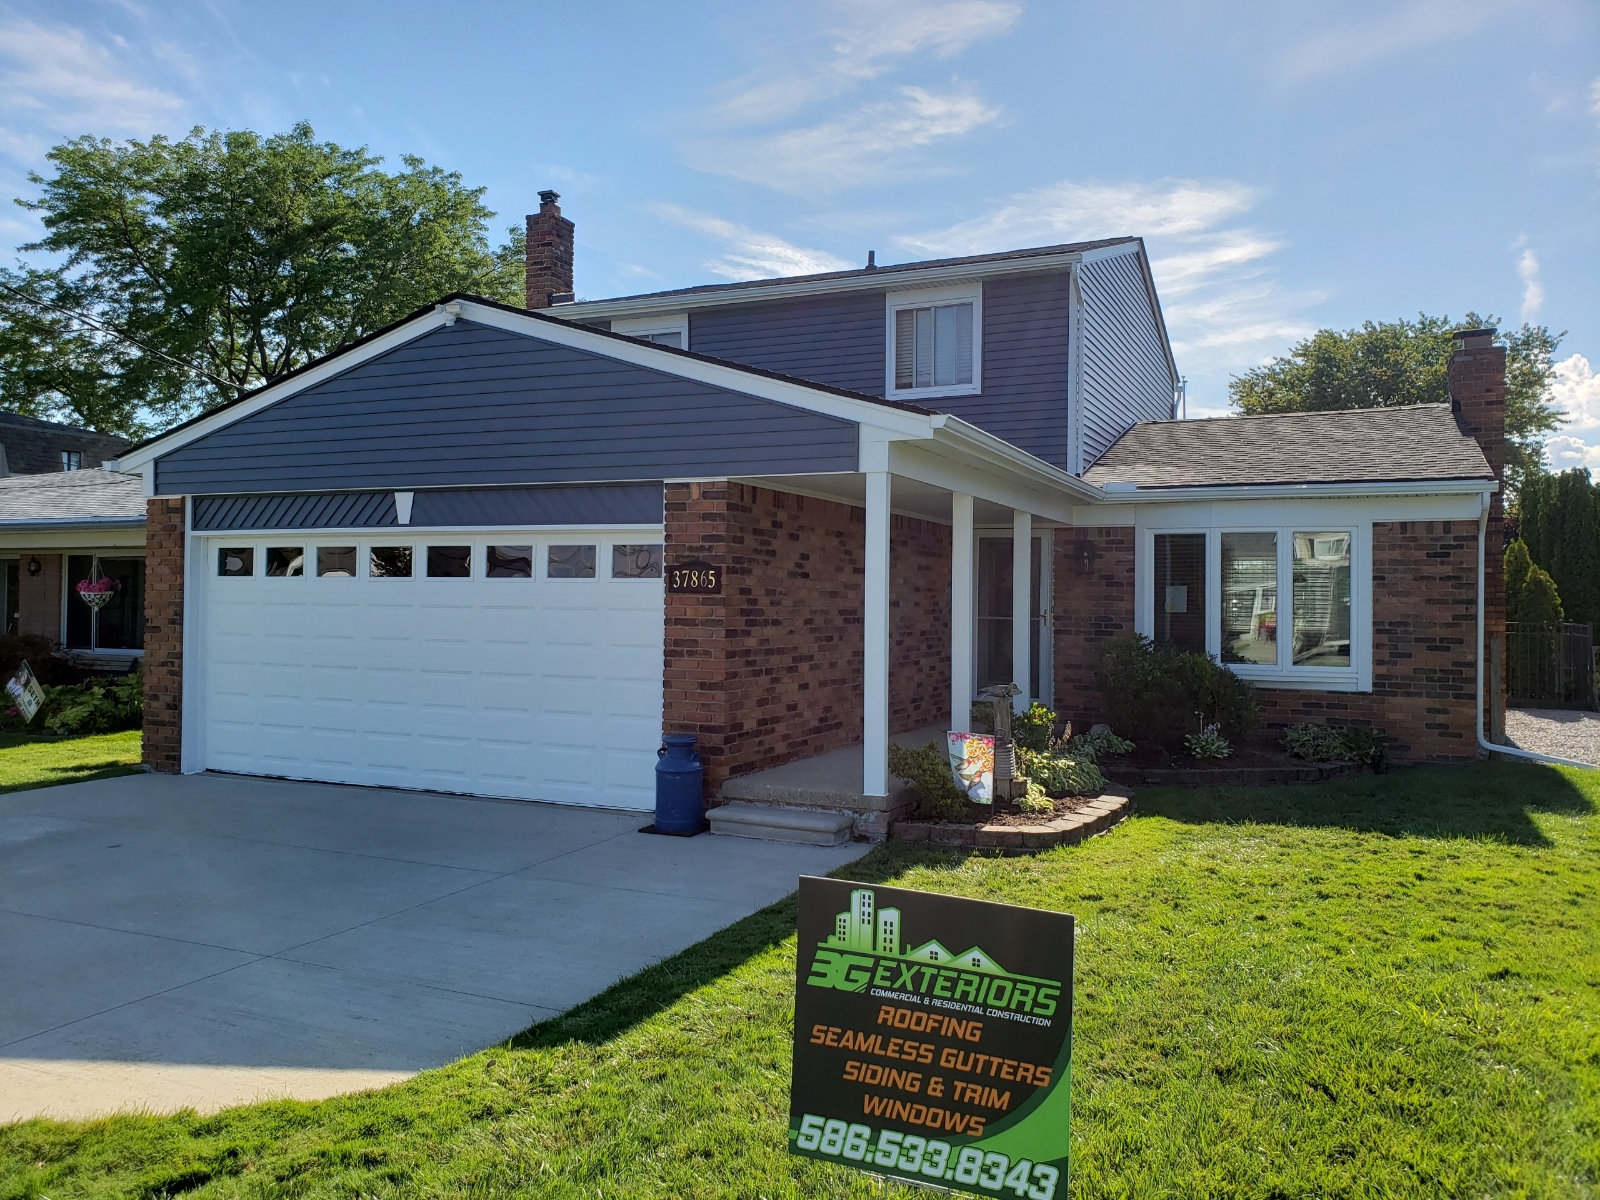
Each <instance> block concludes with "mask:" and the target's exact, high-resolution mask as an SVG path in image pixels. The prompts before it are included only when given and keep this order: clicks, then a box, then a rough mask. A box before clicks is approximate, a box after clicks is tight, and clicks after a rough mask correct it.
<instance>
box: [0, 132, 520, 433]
mask: <svg viewBox="0 0 1600 1200" xmlns="http://www.w3.org/2000/svg"><path fill="white" fill-rule="evenodd" d="M49 160H50V162H51V163H52V164H53V165H54V168H55V173H54V174H53V175H51V176H50V177H48V178H46V177H44V176H40V175H31V176H30V179H31V180H32V182H34V183H35V184H37V185H39V187H40V188H41V193H40V195H39V196H38V197H37V198H36V199H33V200H25V201H19V203H20V204H22V205H23V207H25V208H27V209H29V210H31V211H33V212H35V213H37V214H38V215H39V218H40V220H41V221H42V223H43V225H44V228H45V235H44V237H42V238H41V239H40V240H39V241H37V242H34V243H32V244H30V245H28V246H25V247H24V249H25V250H28V251H37V252H43V253H46V254H50V255H53V256H54V259H53V261H54V262H55V263H56V264H57V265H56V266H55V267H54V268H53V269H49V270H45V269H39V268H34V269H23V270H18V271H10V272H5V273H4V274H3V275H0V284H4V285H5V286H4V287H0V407H4V408H6V409H10V410H12V411H15V412H22V413H30V414H35V415H41V416H57V417H64V418H67V419H71V420H74V421H78V422H81V423H83V424H86V425H89V426H92V427H94V428H97V429H102V430H106V431H109V432H117V433H134V434H137V433H141V432H145V431H147V429H149V428H160V427H162V426H164V425H167V424H170V423H172V422H173V421H175V420H178V419H181V418H184V417H187V416H189V415H192V414H193V413H195V412H197V411H201V410H204V409H207V408H210V407H213V406H215V405H217V404H220V403H223V402H224V401H227V400H230V399H233V398H234V397H236V396H238V395H240V394H241V393H243V392H245V391H248V390H250V389H252V388H255V387H259V386H260V385H262V384H265V383H268V382H271V381H272V380H274V379H276V378H278V377H280V376H282V375H284V374H286V373H287V372H289V371H292V370H294V369H295V368H296V367H299V366H302V365H303V364H305V363H306V362H308V361H310V360H312V359H314V358H317V357H319V356H321V355H323V354H326V353H328V352H329V351H331V350H334V349H336V348H337V347H339V346H340V345H343V344H345V343H347V342H350V341H353V340H355V339H357V338H359V337H361V336H363V335H364V334H367V333H370V332H372V331H373V330H376V329H380V328H382V327H383V326H385V325H387V324H389V323H391V322H393V321H395V320H396V319H398V318H400V317H402V316H404V315H405V314H406V313H408V312H410V311H412V310H413V309H415V308H418V307H419V306H421V305H423V304H426V303H427V302H429V301H430V300H434V299H436V298H438V297H439V296H441V295H444V294H446V293H449V292H456V291H463V292H476V293H478V294H481V295H485V296H489V297H491V298H493V299H499V300H503V301H506V302H508V303H518V304H520V303H521V297H522V275H523V243H522V234H521V232H520V231H519V230H515V229H513V230H511V231H510V237H509V238H508V240H507V242H506V243H505V244H504V245H501V246H500V247H498V248H495V247H492V246H491V245H490V243H489V239H488V228H489V222H490V220H491V219H492V218H493V217H494V213H493V212H491V211H490V210H489V209H488V208H486V207H485V206H484V203H483V192H484V189H482V188H469V187H467V186H466V185H465V184H464V183H463V182H462V179H461V176H460V175H459V174H457V173H455V172H450V171H445V170H442V169H440V168H438V167H430V166H428V165H426V164H425V163H424V162H423V161H422V160H421V159H420V158H416V157H414V156H410V155H407V156H405V157H404V158H402V159H401V164H402V165H401V169H400V170H398V171H392V172H391V171H385V170H383V169H382V168H381V166H380V164H381V163H382V161H383V160H382V159H381V158H379V157H378V156H376V155H373V154H371V153H369V152H368V151H367V150H366V149H365V148H359V149H348V148H346V147H342V146H338V145H335V144H334V143H332V142H319V141H317V139H316V136H315V134H314V133H313V131H312V129H311V126H310V125H307V124H304V123H302V124H299V125H296V126H295V127H294V128H293V129H292V130H290V131H289V132H288V133H280V134H275V135H272V136H262V135H260V134H257V133H252V132H249V131H238V132H209V133H208V132H207V131H205V130H203V129H195V130H194V131H193V132H192V133H190V134H189V136H188V137H186V138H183V139H181V140H178V141H171V140H168V139H167V138H163V137H156V138H152V139H151V140H150V141H148V142H139V141H128V142H122V143H118V142H112V141H109V140H107V139H104V138H94V137H83V138H78V139H77V140H75V141H71V142H67V143H65V144H64V145H60V146H57V147H56V148H55V149H53V150H52V151H51V152H50V154H49ZM19 293H21V294H20V295H19ZM37 301H42V302H43V303H38V302H37ZM47 306H50V307H47ZM69 313H70V314H82V315H81V316H74V315H67V314H69ZM186 366H192V367H193V368H197V369H198V371H199V372H202V373H203V374H197V373H196V371H194V370H188V369H185V368H186Z"/></svg>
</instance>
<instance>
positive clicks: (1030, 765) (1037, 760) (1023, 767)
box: [1017, 750, 1106, 796]
mask: <svg viewBox="0 0 1600 1200" xmlns="http://www.w3.org/2000/svg"><path fill="white" fill-rule="evenodd" d="M1017 771H1018V772H1019V773H1020V774H1021V775H1023V776H1024V777H1025V778H1026V779H1028V780H1029V782H1031V783H1037V784H1038V785H1039V786H1040V787H1042V788H1043V789H1044V790H1045V791H1046V792H1047V793H1048V794H1050V795H1052V796H1094V795H1098V794H1099V793H1100V792H1102V791H1104V790H1105V786H1106V777H1105V776H1104V775H1102V774H1101V773H1100V768H1099V767H1097V766H1095V765H1094V763H1092V762H1089V761H1087V760H1086V759H1074V758H1068V757H1067V756H1066V755H1065V754H1061V753H1055V752H1044V751H1035V750H1018V751H1017Z"/></svg>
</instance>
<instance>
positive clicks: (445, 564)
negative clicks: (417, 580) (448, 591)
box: [428, 546, 472, 579]
mask: <svg viewBox="0 0 1600 1200" xmlns="http://www.w3.org/2000/svg"><path fill="white" fill-rule="evenodd" d="M428 578H429V579H471V578H472V547H471V546H429V547H428Z"/></svg>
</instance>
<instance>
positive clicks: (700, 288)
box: [561, 237, 1139, 308]
mask: <svg viewBox="0 0 1600 1200" xmlns="http://www.w3.org/2000/svg"><path fill="white" fill-rule="evenodd" d="M1138 240H1139V239H1138V238H1136V237H1114V238H1101V239H1100V240H1099V241H1094V242H1063V243H1062V244H1061V245H1059V246H1031V247H1029V248H1027V249H1025V250H1004V251H1001V252H1000V253H998V254H972V255H968V256H967V257H965V258H928V259H923V260H922V261H921V262H908V263H891V264H888V265H884V266H876V267H857V268H855V269H854V270H851V271H824V272H821V273H820V274H816V275H780V276H777V277H775V278H770V279H743V280H740V281H739V282H738V283H702V284H698V285H697V286H695V287H686V288H673V289H671V290H670V291H665V292H641V293H639V294H638V295H634V296H605V297H602V298H600V299H597V300H580V301H578V303H579V304H612V303H615V302H617V301H620V300H650V299H654V298H655V297H657V296H698V295H700V294H702V293H704V292H738V291H740V290H742V289H744V288H764V287H772V286H774V285H776V284H785V283H792V284H796V285H799V284H807V283H821V282H823V281H825V280H829V279H854V278H857V277H862V276H869V275H870V276H872V277H874V278H876V277H878V276H880V275H887V276H890V277H891V278H892V277H893V276H895V275H897V274H900V273H902V272H905V271H925V270H927V269H929V268H930V267H960V266H971V267H974V268H981V267H983V266H984V265H985V264H987V263H997V262H1009V261H1011V260H1012V259H1018V258H1039V257H1043V256H1045V255H1049V254H1086V253H1088V252H1089V251H1090V250H1099V249H1102V248H1103V247H1106V246H1122V245H1126V244H1129V243H1132V242H1136V241H1138ZM561 307H563V308H565V307H566V306H565V305H562V306H561Z"/></svg>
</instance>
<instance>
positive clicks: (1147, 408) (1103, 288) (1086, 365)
mask: <svg viewBox="0 0 1600 1200" xmlns="http://www.w3.org/2000/svg"><path fill="white" fill-rule="evenodd" d="M1079 270H1080V275H1079V280H1080V284H1081V287H1082V293H1083V319H1082V346H1081V347H1080V348H1081V350H1082V357H1083V405H1082V422H1083V424H1082V434H1083V465H1084V467H1085V468H1087V467H1089V466H1091V465H1092V464H1093V463H1094V461H1095V460H1096V459H1097V458H1099V457H1100V456H1101V455H1102V454H1104V453H1105V452H1106V451H1107V450H1108V449H1110V447H1111V444H1112V443H1113V442H1115V441H1116V440H1117V439H1118V438H1119V437H1121V436H1122V434H1123V431H1124V430H1126V429H1127V428H1128V427H1129V426H1131V425H1134V424H1136V423H1138V422H1140V421H1167V420H1170V419H1171V418H1172V395H1173V385H1174V383H1175V382H1176V381H1175V380H1174V379H1173V378H1172V371H1171V367H1170V366H1169V364H1168V362H1167V356H1166V350H1165V346H1164V343H1163V341H1162V338H1161V330H1160V327H1159V326H1158V325H1157V323H1156V318H1155V312H1154V310H1153V309H1152V307H1151V303H1150V292H1149V289H1148V288H1147V287H1146V285H1145V277H1144V271H1143V270H1142V268H1141V267H1140V265H1139V259H1138V256H1137V255H1133V254H1121V255H1117V256H1116V257H1114V258H1104V259H1101V260H1100V261H1099V262H1093V263H1085V264H1084V265H1083V266H1082V267H1081V268H1080V269H1079Z"/></svg>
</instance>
